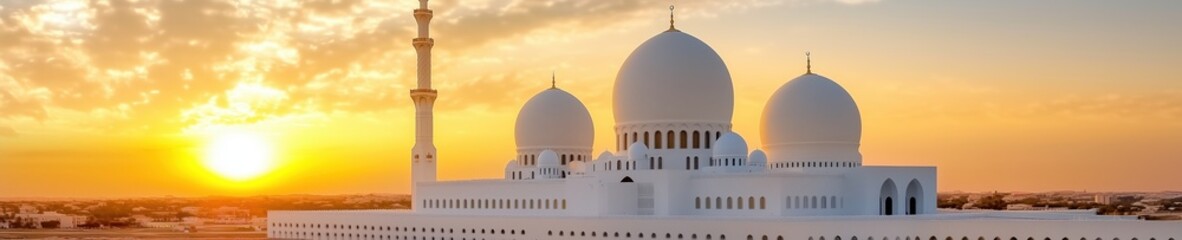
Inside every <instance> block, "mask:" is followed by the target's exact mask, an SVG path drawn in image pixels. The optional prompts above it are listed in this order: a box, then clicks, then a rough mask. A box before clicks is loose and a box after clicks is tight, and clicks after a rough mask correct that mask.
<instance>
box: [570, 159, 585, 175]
mask: <svg viewBox="0 0 1182 240" xmlns="http://www.w3.org/2000/svg"><path fill="white" fill-rule="evenodd" d="M567 166H568V167H570V171H571V172H572V173H585V172H587V164H585V163H583V162H580V161H574V162H570V163H568V164H567Z"/></svg>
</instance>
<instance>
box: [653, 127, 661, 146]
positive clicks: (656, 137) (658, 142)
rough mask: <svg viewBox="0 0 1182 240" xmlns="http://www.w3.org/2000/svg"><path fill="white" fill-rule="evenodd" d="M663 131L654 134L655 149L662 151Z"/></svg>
mask: <svg viewBox="0 0 1182 240" xmlns="http://www.w3.org/2000/svg"><path fill="white" fill-rule="evenodd" d="M661 140H662V139H661V131H657V132H655V133H653V149H661Z"/></svg>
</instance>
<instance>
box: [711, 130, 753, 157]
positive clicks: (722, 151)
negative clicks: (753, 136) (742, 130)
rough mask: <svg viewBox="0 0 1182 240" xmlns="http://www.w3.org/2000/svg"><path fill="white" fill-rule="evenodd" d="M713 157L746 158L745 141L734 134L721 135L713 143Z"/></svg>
mask: <svg viewBox="0 0 1182 240" xmlns="http://www.w3.org/2000/svg"><path fill="white" fill-rule="evenodd" d="M714 156H715V157H724V156H725V157H733V156H747V140H743V137H742V136H739V134H735V132H727V133H723V134H722V136H721V137H718V140H717V141H714Z"/></svg>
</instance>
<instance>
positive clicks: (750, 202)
mask: <svg viewBox="0 0 1182 240" xmlns="http://www.w3.org/2000/svg"><path fill="white" fill-rule="evenodd" d="M747 209H755V197H747Z"/></svg>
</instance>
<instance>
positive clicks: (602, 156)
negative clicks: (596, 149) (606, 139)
mask: <svg viewBox="0 0 1182 240" xmlns="http://www.w3.org/2000/svg"><path fill="white" fill-rule="evenodd" d="M615 156H616V155H614V154H612V152H608V151H603V153H600V154H599V157H597V158H595V161H599V160H607V159H611V158H612V157H615Z"/></svg>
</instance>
